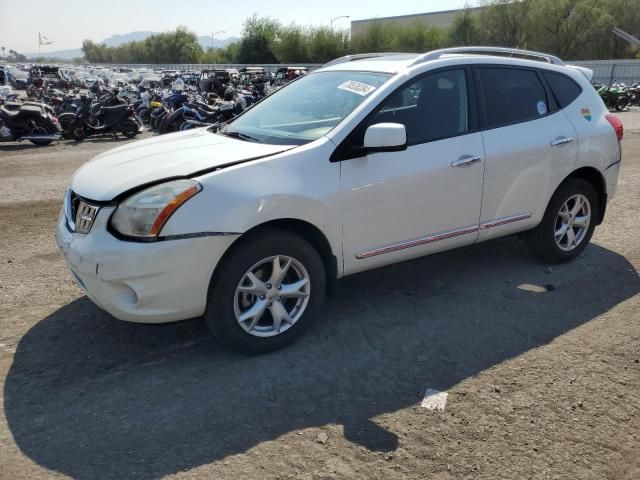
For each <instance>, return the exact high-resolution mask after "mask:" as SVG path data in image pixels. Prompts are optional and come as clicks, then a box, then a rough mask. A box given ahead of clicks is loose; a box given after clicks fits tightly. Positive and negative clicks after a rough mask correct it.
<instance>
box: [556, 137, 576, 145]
mask: <svg viewBox="0 0 640 480" xmlns="http://www.w3.org/2000/svg"><path fill="white" fill-rule="evenodd" d="M571 142H573V138H571V137H558V138H556V139H554V140H551V146H552V147H561V146H562V145H566V144H568V143H571Z"/></svg>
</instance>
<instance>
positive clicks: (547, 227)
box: [527, 178, 600, 263]
mask: <svg viewBox="0 0 640 480" xmlns="http://www.w3.org/2000/svg"><path fill="white" fill-rule="evenodd" d="M574 198H575V199H576V200H575V201H574V202H573V203H572V202H571V200H572V199H574ZM578 200H579V201H581V202H583V205H584V202H585V201H586V202H587V203H588V205H587V207H588V209H589V221H588V225H587V226H586V228H584V229H580V228H579V226H573V227H572V228H571V230H572V231H573V232H574V233H573V234H572V235H573V237H574V238H575V240H576V241H575V242H573V241H571V237H570V236H569V235H568V233H565V234H564V235H562V231H563V228H564V227H565V226H566V225H568V223H566V222H570V224H571V225H574V224H573V221H576V225H578V221H577V220H579V219H582V218H585V216H586V215H585V214H584V213H585V210H580V214H579V215H578V216H577V218H574V220H567V219H565V218H564V217H567V216H569V215H568V213H567V212H569V213H571V212H570V210H571V208H569V209H568V210H567V211H565V213H562V212H561V209H563V208H564V206H565V204H567V205H568V206H569V207H571V206H572V205H573V206H575V205H576V202H577V201H578ZM598 212H600V205H599V202H598V195H597V194H596V191H595V189H594V188H593V186H592V185H591V184H590V183H589V182H587V181H586V180H583V179H581V178H570V179H568V180H565V182H564V183H562V184H561V185H560V186H559V187H558V189H557V190H556V192H555V193H554V194H553V196H552V197H551V200H550V201H549V205H547V209H546V211H545V213H544V217H543V218H542V221H541V222H540V224H539V225H538V226H537V227H536V228H534V229H533V230H531V231H529V232H528V234H527V243H528V244H529V248H530V249H531V251H532V253H533V254H534V256H536V257H538V258H539V259H541V260H543V261H546V262H550V263H563V262H568V261H571V260H573V259H574V258H576V257H577V256H578V255H580V254H581V253H582V252H583V250H584V249H585V248H586V247H587V245H588V244H589V241H590V240H591V236H592V235H593V231H594V229H595V227H596V223H597V220H598V215H599V213H598ZM574 217H575V215H574ZM580 224H583V222H580ZM568 230H569V228H566V229H565V230H564V231H565V232H568ZM556 233H558V238H559V241H556ZM561 235H562V236H561ZM574 244H575V245H574Z"/></svg>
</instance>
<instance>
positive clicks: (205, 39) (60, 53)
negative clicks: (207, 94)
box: [25, 32, 240, 60]
mask: <svg viewBox="0 0 640 480" xmlns="http://www.w3.org/2000/svg"><path fill="white" fill-rule="evenodd" d="M155 33H158V32H129V33H124V34H122V35H112V36H110V37H109V38H105V39H104V40H103V41H102V42H100V43H104V44H105V45H106V46H107V47H117V46H119V45H122V44H123V43H127V42H134V41H135V42H138V41H140V40H144V39H145V38H147V37H150V36H151V35H154V34H155ZM238 40H240V38H238V37H228V38H225V39H224V40H219V39H217V38H214V39H213V46H214V47H216V48H224V47H226V46H227V45H229V44H230V43H233V42H237V41H238ZM198 43H199V44H200V46H201V47H202V48H203V49H204V50H206V49H207V48H210V47H211V36H210V35H201V36H199V37H198ZM25 55H26V56H27V57H28V58H37V57H49V58H60V59H62V60H71V59H72V58H77V57H82V56H83V55H84V54H83V53H82V49H80V48H77V49H69V50H54V51H44V52H41V53H38V52H31V53H25Z"/></svg>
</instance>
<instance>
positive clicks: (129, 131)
mask: <svg viewBox="0 0 640 480" xmlns="http://www.w3.org/2000/svg"><path fill="white" fill-rule="evenodd" d="M120 132H121V133H122V135H124V136H125V137H127V138H133V137H135V136H136V135H138V123H137V122H135V121H134V120H126V121H125V122H124V123H123V124H122V129H121V130H120Z"/></svg>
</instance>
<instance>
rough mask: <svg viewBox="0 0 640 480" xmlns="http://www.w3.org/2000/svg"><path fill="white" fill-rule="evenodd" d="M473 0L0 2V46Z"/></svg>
mask: <svg viewBox="0 0 640 480" xmlns="http://www.w3.org/2000/svg"><path fill="white" fill-rule="evenodd" d="M476 3H477V2H475V1H474V0H429V1H425V0H422V1H420V0H403V1H401V2H398V3H395V2H393V1H388V0H386V1H379V0H378V1H375V0H373V1H372V0H368V1H367V0H351V1H349V2H345V1H341V0H314V1H308V0H307V1H305V0H298V1H273V0H271V1H266V0H241V1H238V2H232V1H224V0H223V1H220V0H218V1H214V0H171V1H169V0H106V1H97V0H58V1H52V0H45V1H42V0H30V1H29V2H27V3H26V4H23V3H22V2H17V1H15V0H0V19H2V20H1V22H0V25H1V27H0V46H4V47H5V48H6V49H7V50H9V49H13V50H16V51H18V52H37V51H38V32H41V33H42V34H43V35H44V36H46V37H47V38H49V39H50V40H54V42H55V43H53V44H52V45H48V46H43V47H42V53H43V54H46V52H47V51H55V50H65V49H71V48H80V47H81V46H82V40H84V39H87V38H88V39H91V40H94V41H96V42H100V41H102V40H104V39H105V38H108V37H110V36H111V35H115V34H123V33H129V32H134V31H154V32H161V31H167V30H173V29H175V28H176V27H177V26H180V25H184V26H186V27H187V28H189V29H190V30H192V31H194V32H196V33H197V34H198V35H211V33H213V32H217V31H220V30H224V31H225V32H226V33H218V34H216V35H215V37H216V38H219V39H224V38H226V37H230V36H240V32H241V31H242V23H243V21H244V20H245V18H246V17H248V16H251V15H252V14H253V13H257V14H258V15H260V16H269V17H273V18H277V19H279V20H280V21H281V22H282V23H283V24H289V23H291V22H295V23H299V24H302V25H323V24H324V25H329V23H330V21H331V19H332V18H335V17H338V16H341V15H349V16H350V19H344V18H342V19H339V20H336V21H335V22H334V27H335V28H344V29H348V28H349V26H350V23H349V22H350V20H361V19H365V18H372V17H387V16H394V15H408V14H412V13H424V12H435V11H441V10H451V9H454V8H463V7H464V6H465V5H466V4H470V5H472V6H474V5H475V4H476Z"/></svg>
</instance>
